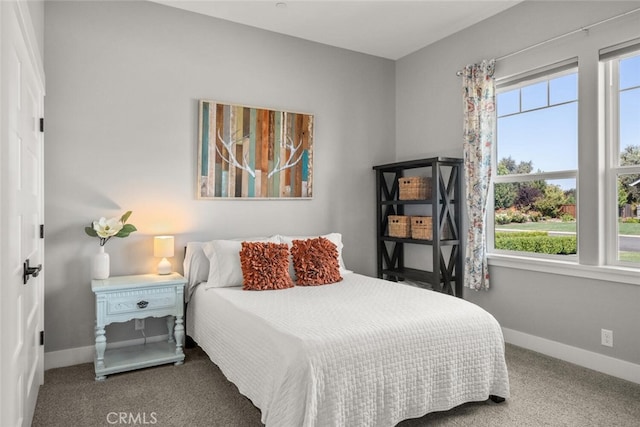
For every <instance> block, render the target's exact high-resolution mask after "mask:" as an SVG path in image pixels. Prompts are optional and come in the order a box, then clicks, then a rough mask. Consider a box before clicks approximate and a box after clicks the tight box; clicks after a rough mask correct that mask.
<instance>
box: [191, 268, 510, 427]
mask: <svg viewBox="0 0 640 427" xmlns="http://www.w3.org/2000/svg"><path fill="white" fill-rule="evenodd" d="M187 332H188V334H189V335H190V336H191V337H192V338H193V339H194V340H195V341H196V342H197V343H198V344H199V345H200V346H201V347H202V348H203V349H204V351H205V352H206V353H207V354H208V355H209V357H210V358H211V360H212V361H213V362H214V363H216V364H217V365H218V366H219V367H220V369H221V370H222V372H223V373H224V374H225V375H226V376H227V378H228V379H229V380H230V381H232V382H233V383H234V384H236V386H237V387H238V389H239V390H240V393H242V394H244V395H245V396H247V397H248V398H249V399H251V401H252V402H253V403H254V405H255V406H257V407H258V408H260V410H261V411H262V422H263V423H265V424H266V425H267V426H274V427H288V426H291V427H298V426H393V425H395V424H397V423H398V422H400V421H401V420H403V419H407V418H415V417H420V416H422V415H424V414H426V413H429V412H433V411H441V410H447V409H450V408H453V407H455V406H457V405H460V404H462V403H464V402H469V401H482V400H486V399H487V398H488V397H489V395H497V396H501V397H504V398H507V397H509V379H508V375H507V367H506V364H505V360H504V342H503V337H502V331H501V329H500V326H499V325H498V322H497V321H496V320H495V319H494V318H493V316H491V315H490V314H489V313H487V312H486V311H484V310H483V309H481V308H480V307H478V306H476V305H474V304H472V303H469V302H467V301H464V300H462V299H459V298H455V297H451V296H448V295H443V294H440V293H437V292H431V291H427V290H423V289H418V288H413V287H411V286H407V285H402V284H398V283H393V282H388V281H383V280H379V279H373V278H370V277H366V276H362V275H359V274H346V275H345V277H344V280H343V281H342V282H340V283H337V284H332V285H325V286H311V287H294V288H291V289H285V290H276V291H259V292H256V291H242V290H241V288H216V289H208V290H206V289H204V286H198V287H197V288H196V290H195V292H194V294H193V296H192V299H191V302H190V303H189V306H188V312H187Z"/></svg>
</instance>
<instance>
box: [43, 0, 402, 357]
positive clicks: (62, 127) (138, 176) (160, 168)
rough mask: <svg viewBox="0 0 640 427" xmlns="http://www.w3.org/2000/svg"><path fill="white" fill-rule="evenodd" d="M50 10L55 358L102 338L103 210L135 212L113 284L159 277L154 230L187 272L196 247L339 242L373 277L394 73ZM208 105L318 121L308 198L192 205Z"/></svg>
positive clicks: (48, 298)
mask: <svg viewBox="0 0 640 427" xmlns="http://www.w3.org/2000/svg"><path fill="white" fill-rule="evenodd" d="M45 7H46V9H45V33H44V39H45V49H44V52H45V72H46V76H47V96H46V101H45V111H46V121H47V128H46V148H45V151H46V153H45V169H46V170H45V181H46V183H45V191H46V200H45V209H46V226H47V238H46V242H45V249H46V264H45V268H46V271H47V274H46V294H45V307H46V310H45V325H46V327H47V340H46V351H55V350H61V349H68V348H74V347H81V346H87V345H91V344H92V343H93V326H94V302H93V295H92V293H91V290H90V278H91V277H90V275H91V273H90V260H91V256H92V255H93V254H95V253H96V252H97V250H98V241H97V239H94V238H89V237H87V236H86V235H85V234H84V231H83V227H84V226H85V225H87V224H88V223H89V222H90V221H91V220H93V219H96V218H98V217H100V216H103V215H104V216H116V215H120V214H121V213H123V212H124V211H126V210H132V211H133V215H132V216H131V219H130V222H131V223H132V224H134V225H136V226H137V227H138V230H139V231H138V232H137V233H134V234H132V235H131V236H130V237H128V238H126V239H115V240H112V241H110V242H108V243H107V247H106V248H107V252H109V253H110V255H111V265H112V268H111V273H112V274H113V275H123V274H138V273H147V272H153V271H154V269H155V265H156V264H157V262H158V260H156V259H154V258H153V256H152V240H153V239H152V236H154V235H157V234H165V233H167V234H174V235H175V236H176V249H177V254H176V257H175V258H173V259H172V263H173V265H174V268H175V269H176V270H178V271H181V257H182V251H181V248H182V247H183V245H184V244H185V243H186V242H187V241H190V240H209V239H213V238H229V237H247V236H255V235H270V234H275V233H281V234H313V233H326V232H331V231H337V232H340V233H342V234H343V241H344V243H345V249H344V258H345V262H346V264H347V267H348V268H350V269H353V270H355V271H357V272H360V273H364V274H370V275H373V274H375V241H374V237H375V231H374V230H375V222H374V221H375V216H374V203H375V198H374V194H375V193H374V186H373V184H374V175H373V172H372V170H371V166H372V165H374V164H378V163H383V162H389V161H393V159H394V157H395V146H394V142H393V141H394V135H395V84H394V82H395V65H394V62H392V61H389V60H384V59H380V58H376V57H372V56H367V55H362V54H358V53H354V52H350V51H346V50H342V49H336V48H331V47H327V46H324V45H320V44H316V43H311V42H307V41H303V40H299V39H295V38H291V37H287V36H282V35H277V34H274V33H270V32H265V31H261V30H257V29H254V28H250V27H245V26H241V25H237V24H233V23H230V22H227V21H222V20H217V19H213V18H208V17H204V16H200V15H197V14H192V13H189V12H185V11H181V10H178V9H172V8H168V7H165V6H162V5H158V4H154V3H148V2H113V1H110V2H76V1H74V2H59V1H55V2H46V6H45ZM198 99H212V100H217V101H223V102H231V103H239V104H245V105H255V106H262V107H269V108H280V109H286V110H293V111H301V112H308V113H312V114H314V115H315V145H314V197H313V200H306V201H304V200H299V201H199V200H196V199H195V194H196V186H195V178H196V146H197V124H198V123H197V101H198ZM363 248H365V249H364V250H363ZM150 323H151V324H150ZM162 332H163V322H161V321H156V322H149V321H148V322H147V335H153V334H158V333H162ZM107 334H108V338H109V339H110V340H112V341H114V340H115V341H117V340H122V339H130V338H138V337H140V335H139V333H138V332H135V333H134V331H133V326H132V325H131V324H125V325H113V326H110V327H109V329H108V331H107Z"/></svg>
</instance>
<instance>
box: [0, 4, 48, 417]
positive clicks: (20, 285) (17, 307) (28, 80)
mask: <svg viewBox="0 0 640 427" xmlns="http://www.w3.org/2000/svg"><path fill="white" fill-rule="evenodd" d="M0 7H1V8H2V11H1V12H0V19H1V23H2V25H1V26H0V28H1V35H0V41H1V51H0V52H1V58H2V67H1V71H0V81H1V82H2V84H1V86H0V94H1V95H2V97H1V98H2V104H1V106H0V118H1V120H0V137H1V151H0V172H1V173H0V189H1V195H2V204H1V205H0V206H1V215H0V240H1V243H0V245H1V247H0V258H1V259H0V275H1V279H2V280H1V282H0V309H1V314H0V316H1V322H0V332H1V334H2V335H1V337H0V340H1V341H0V342H1V343H2V346H1V350H0V353H1V354H0V358H1V359H0V373H1V378H0V387H1V388H2V389H1V393H0V411H1V413H0V420H1V421H0V424H1V425H2V426H3V427H4V426H29V425H31V420H32V418H33V411H34V408H35V404H36V399H37V396H38V389H39V386H40V385H41V384H42V383H43V379H44V372H43V368H44V347H43V346H42V345H41V343H40V331H42V330H43V305H44V304H43V302H44V297H43V277H42V274H38V275H37V277H33V275H30V276H28V277H27V278H28V280H27V281H26V283H24V275H23V271H24V262H25V261H26V260H27V259H28V260H29V263H30V265H31V266H32V267H37V266H38V265H41V264H43V261H44V258H43V241H42V239H41V238H40V224H41V223H42V219H43V215H42V208H43V151H42V150H43V149H42V143H43V137H42V133H41V132H40V117H42V113H43V96H44V86H43V82H42V77H41V73H38V72H37V71H36V70H37V69H38V68H37V66H38V65H37V62H35V61H34V58H35V56H34V55H33V52H34V50H33V49H32V45H31V44H30V43H29V41H28V40H30V39H31V40H32V37H31V36H32V31H33V29H32V28H30V25H31V24H30V19H29V18H28V11H26V8H27V6H26V4H24V2H13V1H12V2H7V1H0ZM30 31H31V33H30Z"/></svg>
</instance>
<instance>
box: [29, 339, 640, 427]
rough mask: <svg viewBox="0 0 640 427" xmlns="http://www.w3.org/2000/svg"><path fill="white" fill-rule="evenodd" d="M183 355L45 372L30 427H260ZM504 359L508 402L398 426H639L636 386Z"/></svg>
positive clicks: (231, 390) (544, 360)
mask: <svg viewBox="0 0 640 427" xmlns="http://www.w3.org/2000/svg"><path fill="white" fill-rule="evenodd" d="M185 353H186V359H185V364H184V365H182V366H173V365H164V366H158V367H154V368H147V369H142V370H138V371H132V372H127V373H122V374H114V375H110V376H108V377H107V380H106V381H103V382H96V381H94V372H93V364H90V363H86V364H82V365H75V366H70V367H66V368H58V369H51V370H48V371H46V372H45V383H44V385H43V386H42V387H41V388H40V393H39V395H38V402H37V405H36V411H35V415H34V421H33V426H35V427H38V426H43V427H57V426H64V427H67V426H83V427H91V426H113V425H154V426H158V427H174V426H175V427H187V426H189V427H200V426H202V427H205V426H212V427H218V426H220V427H236V426H237V427H244V426H247V427H248V426H261V425H262V424H261V422H260V411H259V410H258V409H257V408H255V407H254V406H253V405H252V404H251V402H250V401H249V400H248V399H247V398H245V397H244V396H242V395H241V394H240V393H238V390H237V388H236V387H235V386H234V385H233V384H232V383H230V382H229V381H227V380H226V378H225V377H224V375H223V374H222V373H221V372H220V370H219V369H218V367H217V366H216V365H214V364H213V363H212V362H211V361H210V360H209V359H208V357H207V355H206V354H205V353H204V352H203V351H202V350H201V349H200V348H198V347H196V348H192V349H187V350H186V352H185ZM506 356H507V365H508V368H509V380H510V385H511V398H510V399H508V400H507V401H505V402H503V403H500V404H496V403H493V402H491V401H486V402H477V403H468V404H464V405H461V406H458V407H456V408H454V409H452V410H450V411H446V412H437V413H432V414H427V415H425V416H424V417H422V418H416V419H411V420H406V421H403V422H401V423H400V424H398V426H399V427H418V426H474V427H485V426H486V427H494V426H518V427H520V426H580V427H583V426H585V427H586V426H607V427H609V426H624V427H627V426H628V427H636V426H640V384H635V383H631V382H627V381H624V380H621V379H618V378H614V377H610V376H608V375H605V374H601V373H599V372H594V371H591V370H589V369H585V368H582V367H579V366H576V365H572V364H570V363H566V362H563V361H560V360H557V359H553V358H551V357H547V356H544V355H541V354H538V353H535V352H532V351H529V350H525V349H522V348H519V347H515V346H512V345H507V347H506ZM282 427H285V426H282ZM347 427H351V426H347ZM354 427H357V426H354Z"/></svg>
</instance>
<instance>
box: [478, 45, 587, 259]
mask: <svg viewBox="0 0 640 427" xmlns="http://www.w3.org/2000/svg"><path fill="white" fill-rule="evenodd" d="M570 74H576V76H577V78H578V80H579V78H580V73H579V67H578V60H577V58H570V59H567V60H565V61H561V62H558V63H555V64H550V65H547V66H543V67H540V68H536V69H535V70H531V71H528V72H524V73H520V74H517V75H515V76H511V77H507V78H504V79H496V102H497V97H498V94H500V93H504V92H509V91H512V90H515V89H521V88H522V87H525V86H531V85H535V84H537V83H540V82H543V81H547V82H548V81H550V80H553V79H556V78H559V77H563V76H566V75H570ZM549 90H550V88H549V84H547V102H549V100H550V95H549ZM572 102H576V103H577V105H578V108H579V105H580V104H579V103H580V97H579V91H578V93H577V99H576V100H575V101H568V102H561V103H557V104H553V105H547V106H546V107H541V108H533V109H528V110H525V111H521V112H519V113H511V114H505V115H504V116H505V117H506V116H510V115H514V114H524V113H528V112H532V111H536V110H540V109H543V108H552V107H556V106H560V105H565V104H569V103H572ZM520 106H522V99H520ZM576 119H577V120H576V132H577V135H578V143H577V146H578V152H576V161H577V160H578V155H579V146H580V135H579V132H578V130H579V120H580V115H579V114H578V116H577V118H576ZM497 126H498V115H497V108H496V140H495V143H494V144H493V147H492V153H491V168H492V171H494V173H493V174H492V178H491V183H490V186H489V194H488V200H487V212H486V217H487V228H486V231H487V236H486V238H487V253H488V256H489V257H492V255H498V256H502V255H505V256H515V257H518V258H521V259H540V260H543V261H566V262H570V263H571V264H578V262H579V261H578V260H579V258H578V257H579V251H578V253H577V254H575V255H552V254H542V253H536V252H523V251H510V250H504V249H496V247H495V228H496V227H495V192H494V189H495V185H496V184H502V183H520V182H528V181H538V180H545V181H549V180H558V179H574V180H575V183H576V188H575V190H576V205H577V202H578V198H579V193H580V191H579V180H578V170H579V166H580V165H579V162H577V163H576V169H575V170H571V169H570V170H560V171H553V172H537V173H528V174H512V175H498V174H497V170H498V162H499V160H498V156H497V153H498V144H499V142H498V140H497ZM578 222H579V215H577V217H576V239H578V230H579V224H578Z"/></svg>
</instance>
